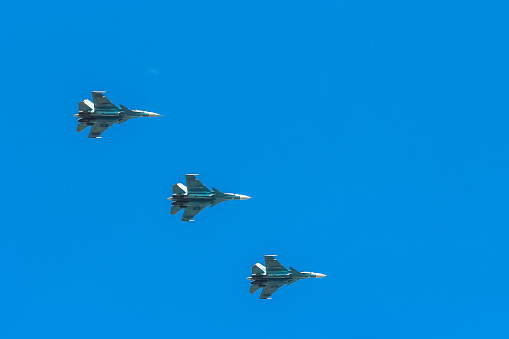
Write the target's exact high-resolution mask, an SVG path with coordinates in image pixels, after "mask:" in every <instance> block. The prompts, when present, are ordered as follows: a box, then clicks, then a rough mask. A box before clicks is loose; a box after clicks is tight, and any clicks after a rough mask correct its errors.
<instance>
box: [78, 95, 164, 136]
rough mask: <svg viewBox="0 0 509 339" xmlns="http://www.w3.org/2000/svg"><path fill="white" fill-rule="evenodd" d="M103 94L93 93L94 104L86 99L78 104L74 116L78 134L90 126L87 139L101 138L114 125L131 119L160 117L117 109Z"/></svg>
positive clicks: (144, 112)
mask: <svg viewBox="0 0 509 339" xmlns="http://www.w3.org/2000/svg"><path fill="white" fill-rule="evenodd" d="M103 93H105V92H104V91H93V92H92V100H93V101H94V102H93V103H92V102H91V101H90V100H88V99H85V100H83V101H82V102H80V103H79V112H78V114H75V115H74V116H75V117H77V118H78V128H77V131H78V132H81V131H83V130H84V129H85V128H87V127H88V126H92V127H91V128H90V133H89V134H88V137H89V138H98V139H99V138H101V133H103V132H104V131H106V130H107V129H108V128H109V127H111V126H112V125H113V124H115V123H117V124H121V123H124V122H126V121H127V120H130V119H133V118H141V117H158V116H160V115H159V114H157V113H153V112H147V111H140V110H136V109H135V110H130V109H129V108H127V107H125V106H123V105H120V108H118V107H117V106H115V105H114V104H113V103H112V102H111V101H110V100H109V99H108V98H106V97H105V96H104V94H103Z"/></svg>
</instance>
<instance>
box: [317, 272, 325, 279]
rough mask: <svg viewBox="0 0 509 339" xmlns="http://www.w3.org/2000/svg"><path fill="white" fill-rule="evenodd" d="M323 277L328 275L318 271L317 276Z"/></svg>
mask: <svg viewBox="0 0 509 339" xmlns="http://www.w3.org/2000/svg"><path fill="white" fill-rule="evenodd" d="M323 277H326V275H325V274H322V273H316V278H323Z"/></svg>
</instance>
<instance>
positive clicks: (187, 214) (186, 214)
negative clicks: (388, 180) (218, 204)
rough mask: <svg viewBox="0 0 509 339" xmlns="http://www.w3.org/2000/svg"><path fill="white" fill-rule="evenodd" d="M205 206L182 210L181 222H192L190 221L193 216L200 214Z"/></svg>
mask: <svg viewBox="0 0 509 339" xmlns="http://www.w3.org/2000/svg"><path fill="white" fill-rule="evenodd" d="M206 206H207V205H201V206H189V207H187V208H186V209H185V210H184V214H183V215H182V220H181V221H194V220H192V219H193V218H194V216H195V215H197V214H198V213H200V212H201V211H202V210H203V209H204V208H205V207H206Z"/></svg>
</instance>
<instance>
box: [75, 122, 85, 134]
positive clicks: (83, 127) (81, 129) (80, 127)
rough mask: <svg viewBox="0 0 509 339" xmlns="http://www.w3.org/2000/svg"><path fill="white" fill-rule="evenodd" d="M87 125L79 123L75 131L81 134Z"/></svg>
mask: <svg viewBox="0 0 509 339" xmlns="http://www.w3.org/2000/svg"><path fill="white" fill-rule="evenodd" d="M87 127H88V125H87V124H83V123H80V124H78V128H77V129H76V130H77V131H78V132H81V131H83V130H84V129H85V128H87Z"/></svg>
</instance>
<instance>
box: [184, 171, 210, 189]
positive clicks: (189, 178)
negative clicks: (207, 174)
mask: <svg viewBox="0 0 509 339" xmlns="http://www.w3.org/2000/svg"><path fill="white" fill-rule="evenodd" d="M186 186H187V192H188V193H209V192H210V190H209V189H208V188H207V186H205V185H204V184H202V183H201V181H200V180H198V179H197V178H196V175H194V174H186Z"/></svg>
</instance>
